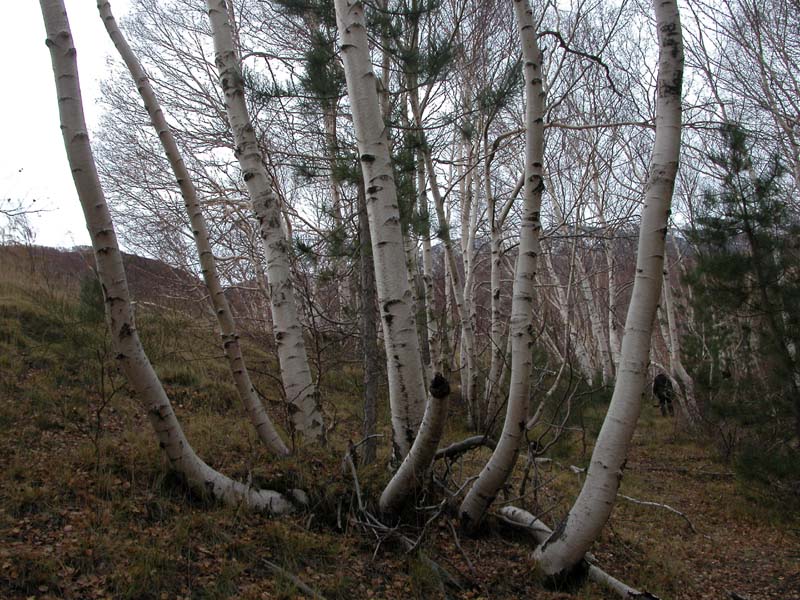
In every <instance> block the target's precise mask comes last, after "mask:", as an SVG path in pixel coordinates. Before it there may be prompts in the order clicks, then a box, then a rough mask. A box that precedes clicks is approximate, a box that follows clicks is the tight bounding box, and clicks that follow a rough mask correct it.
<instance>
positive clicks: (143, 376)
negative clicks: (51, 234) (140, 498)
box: [40, 0, 292, 514]
mask: <svg viewBox="0 0 800 600" xmlns="http://www.w3.org/2000/svg"><path fill="white" fill-rule="evenodd" d="M40 4H41V7H42V16H43V17H44V23H45V29H46V31H47V46H48V47H49V49H50V56H51V59H52V62H53V74H54V77H55V84H56V92H57V95H58V110H59V116H60V118H61V133H62V135H63V137H64V146H65V147H66V151H67V158H68V160H69V165H70V169H71V171H72V178H73V180H74V182H75V189H76V190H77V192H78V198H79V199H80V202H81V206H82V208H83V213H84V216H85V218H86V227H87V229H88V230H89V235H90V236H91V238H92V248H93V250H94V256H95V261H96V263H97V273H98V277H99V279H100V283H101V285H102V287H103V296H104V300H105V309H106V320H107V322H108V327H109V331H110V335H111V343H112V345H113V348H114V352H115V353H116V358H117V360H118V361H119V363H120V365H121V367H122V370H123V372H124V373H125V376H126V378H127V380H128V382H129V384H130V386H131V388H132V389H133V391H134V395H135V396H136V397H137V399H138V400H139V402H140V403H141V404H142V407H143V408H144V409H145V410H146V411H147V416H148V418H149V420H150V424H151V425H152V426H153V429H154V430H155V433H156V437H157V438H158V441H159V445H160V446H161V448H163V450H164V452H165V454H166V455H167V458H168V459H169V462H170V466H171V467H172V468H173V469H175V470H176V471H177V472H179V473H180V474H182V475H183V476H184V477H185V478H186V482H187V484H188V485H189V487H191V488H192V489H193V490H194V491H195V492H197V493H199V494H201V495H211V496H213V497H214V498H217V499H218V500H221V501H222V502H224V503H225V504H229V505H242V504H243V505H245V506H248V507H251V508H255V509H260V510H266V511H269V512H272V513H274V514H280V513H287V512H290V511H291V510H292V504H291V502H289V500H288V499H287V498H285V497H284V496H282V495H281V494H279V493H277V492H273V491H267V490H255V489H252V488H251V487H250V486H249V485H245V484H243V483H240V482H238V481H235V480H233V479H230V478H229V477H226V476H225V475H223V474H222V473H219V472H217V471H215V470H214V469H212V468H211V467H209V466H208V465H207V464H206V463H205V462H203V461H202V460H201V459H200V458H199V457H198V456H197V454H195V452H194V450H193V449H192V447H191V446H190V445H189V442H188V440H187V439H186V437H185V436H184V434H183V430H182V429H181V426H180V423H178V419H177V418H176V416H175V413H174V412H173V410H172V405H171V404H170V401H169V398H168V397H167V394H166V393H165V391H164V388H163V386H162V385H161V382H160V381H159V379H158V377H157V376H156V373H155V370H154V369H153V366H152V365H151V364H150V360H149V359H148V357H147V355H146V354H145V352H144V349H143V348H142V344H141V342H140V341H139V333H138V331H137V330H136V326H135V324H134V321H133V310H132V307H131V302H130V294H129V292H128V282H127V278H126V276H125V269H124V268H123V265H122V254H121V252H120V250H119V245H118V244H117V237H116V234H115V232H114V224H113V222H112V220H111V214H110V213H109V210H108V205H107V204H106V200H105V197H104V195H103V189H102V188H101V186H100V180H99V178H98V176H97V168H96V166H95V162H94V156H93V155H92V149H91V146H90V143H89V135H88V133H87V130H86V122H85V119H84V116H83V104H82V101H81V91H80V82H79V80H78V65H77V60H76V54H75V46H74V45H73V42H72V34H71V32H70V28H69V22H68V20H67V13H66V11H65V9H64V3H63V0H40Z"/></svg>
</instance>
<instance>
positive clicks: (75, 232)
mask: <svg viewBox="0 0 800 600" xmlns="http://www.w3.org/2000/svg"><path fill="white" fill-rule="evenodd" d="M65 3H66V7H67V13H68V15H69V20H70V25H71V27H72V35H73V37H74V39H75V47H76V48H77V51H78V68H79V70H80V78H81V87H82V90H83V103H84V110H85V111H86V119H87V121H88V123H89V128H90V131H91V129H92V128H93V127H94V126H95V125H96V123H97V122H98V117H99V115H100V110H99V108H98V106H97V104H96V99H97V98H98V97H99V95H100V85H99V84H100V80H101V79H102V77H103V73H104V71H105V68H106V59H107V57H108V56H111V55H113V54H114V53H115V52H116V50H115V49H114V46H113V44H112V43H111V41H110V40H109V38H108V35H107V34H106V32H105V29H104V28H103V24H102V22H101V21H100V17H99V16H98V14H97V7H96V4H95V1H94V0H65ZM111 6H112V8H113V10H114V14H115V16H116V17H117V18H120V17H123V16H124V15H125V14H126V13H127V11H128V8H129V0H112V3H111ZM7 11H10V12H11V14H10V15H9V14H8V13H6V15H5V16H4V18H3V19H0V56H2V57H3V58H2V74H3V81H4V85H3V92H2V93H1V94H0V115H2V116H3V126H2V138H0V139H2V141H1V142H0V198H2V199H5V198H12V199H23V200H28V201H31V200H33V199H36V207H37V208H40V209H45V210H46V211H47V212H43V213H40V214H37V215H34V216H33V217H32V218H31V222H32V224H33V226H34V228H35V230H36V240H35V243H37V244H42V245H46V246H66V247H69V246H73V245H76V244H88V243H89V236H88V234H87V233H86V226H85V224H84V222H83V215H82V213H81V209H80V204H79V203H78V198H77V195H76V194H75V187H74V186H73V184H72V177H71V176H70V172H69V166H68V165H67V158H66V155H65V154H64V145H63V142H62V140H61V131H60V129H59V123H58V107H57V105H56V96H55V87H54V84H53V71H52V68H51V66H50V54H49V52H48V50H47V47H46V46H45V45H44V39H45V33H44V24H43V23H42V15H41V12H40V9H39V3H38V2H35V1H34V0H23V1H22V2H13V3H9V6H8V7H7Z"/></svg>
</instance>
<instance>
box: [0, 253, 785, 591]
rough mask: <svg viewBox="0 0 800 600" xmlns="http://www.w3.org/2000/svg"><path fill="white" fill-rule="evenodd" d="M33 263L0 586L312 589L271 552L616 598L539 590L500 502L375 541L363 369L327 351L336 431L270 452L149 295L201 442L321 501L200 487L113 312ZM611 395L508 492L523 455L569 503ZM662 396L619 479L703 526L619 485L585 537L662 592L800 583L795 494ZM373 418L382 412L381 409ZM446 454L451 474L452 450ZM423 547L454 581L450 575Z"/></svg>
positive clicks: (15, 317)
mask: <svg viewBox="0 0 800 600" xmlns="http://www.w3.org/2000/svg"><path fill="white" fill-rule="evenodd" d="M29 279H30V278H29V277H27V276H20V274H19V270H18V269H9V268H5V269H4V268H2V264H0V598H4V599H5V598H8V599H14V598H42V599H44V598H132V599H133V598H186V599H188V598H192V599H195V598H197V599H200V598H209V599H210V598H232V597H235V598H253V599H256V598H269V599H272V598H295V597H298V598H299V597H302V594H301V593H300V592H299V591H298V589H297V587H296V586H295V584H294V583H293V582H292V581H291V578H290V577H288V576H284V575H276V574H275V570H274V569H273V568H272V566H271V565H278V566H279V567H280V568H281V569H283V570H284V571H285V572H286V573H290V574H292V575H293V576H294V577H297V578H298V579H300V580H302V581H303V582H305V583H306V584H307V585H309V586H311V587H312V588H314V589H316V590H317V591H318V592H319V594H321V595H322V596H323V597H325V598H329V599H333V598H342V599H345V598H347V599H350V598H354V599H361V598H387V599H388V598H397V599H401V598H402V599H405V598H438V597H442V596H443V593H442V590H444V592H446V594H447V595H448V597H452V598H485V599H489V598H498V599H501V598H502V599H506V598H508V599H510V598H541V599H544V600H548V599H558V598H561V599H567V598H584V599H586V598H614V597H615V596H614V595H612V594H611V593H610V592H608V591H606V590H604V589H602V588H600V587H597V586H596V585H595V584H593V583H586V584H585V585H583V586H581V587H579V588H578V589H575V590H572V591H571V592H567V591H553V590H549V589H547V588H546V586H545V582H544V581H543V579H542V577H541V576H540V575H539V574H538V573H537V570H536V565H535V564H534V562H533V561H532V560H531V558H530V555H531V551H532V549H533V544H532V542H531V541H530V540H529V539H526V537H525V535H524V534H520V533H517V532H514V531H511V530H509V529H508V528H506V527H505V526H503V525H502V524H500V523H498V522H497V521H496V520H493V519H490V520H489V521H488V522H487V524H486V526H485V527H484V528H483V530H481V531H480V532H479V534H478V535H477V536H475V537H467V536H465V535H462V534H461V533H460V532H459V530H458V528H457V522H456V520H455V518H454V516H453V515H451V514H448V513H447V512H446V511H445V512H442V514H440V515H439V516H438V517H437V518H435V519H431V521H430V524H429V525H428V526H427V527H423V525H424V524H425V522H426V521H428V519H429V518H430V517H431V516H432V514H433V513H432V512H425V511H422V512H420V513H418V514H416V513H412V514H411V516H410V517H409V515H408V514H406V523H409V522H414V523H413V524H409V525H404V526H403V527H401V528H400V529H399V531H401V532H402V533H403V534H404V535H406V536H408V537H410V538H412V539H413V540H415V541H416V540H417V539H418V538H419V539H420V543H419V544H418V547H417V548H416V549H415V550H414V551H413V552H406V551H405V550H404V549H403V548H402V547H401V546H400V545H399V544H397V543H396V541H393V540H392V539H391V538H390V539H386V540H384V541H383V542H382V543H378V539H377V538H376V535H375V534H374V533H372V532H370V531H364V530H363V529H361V528H359V527H358V526H357V524H356V523H355V522H354V520H353V519H352V518H349V515H351V514H352V512H351V509H352V507H353V505H354V503H355V499H354V494H353V481H352V478H351V475H350V474H349V473H348V472H346V471H343V470H342V467H341V463H342V457H343V454H344V448H346V447H347V442H348V440H352V441H357V440H358V439H360V435H359V431H360V423H361V421H360V409H359V406H358V398H359V394H360V388H359V385H360V384H359V381H360V374H359V372H358V370H357V368H356V367H354V366H340V367H339V368H329V369H326V370H325V377H324V380H323V382H322V383H323V386H322V389H323V392H324V393H325V397H326V411H327V412H328V413H329V415H330V416H332V415H334V413H335V415H336V417H335V427H334V429H333V431H332V432H331V436H330V437H331V443H330V444H329V447H328V448H325V449H318V450H313V451H311V450H301V451H300V452H299V453H298V455H297V456H295V457H292V458H288V459H281V460H279V461H276V460H274V459H272V458H271V457H270V456H269V455H267V454H266V453H265V452H264V451H263V450H262V449H261V448H260V447H259V445H258V444H257V440H256V438H255V437H254V435H253V434H252V433H251V431H250V428H249V426H248V424H247V423H246V420H245V419H244V418H243V417H242V415H241V409H240V408H239V407H238V404H237V403H236V402H237V401H236V398H235V392H234V390H233V388H232V386H230V385H229V384H225V383H222V382H224V379H225V368H224V366H221V365H220V364H219V360H218V356H217V352H216V350H215V349H214V347H213V334H212V333H211V329H210V328H209V327H208V326H207V325H198V324H197V323H196V322H194V321H193V320H190V319H189V318H188V317H186V316H185V315H184V316H182V315H180V314H177V313H176V314H171V315H169V316H164V315H163V314H158V313H155V312H147V311H144V310H143V311H142V313H141V314H140V315H137V319H138V324H139V327H140V329H141V330H142V335H143V338H144V339H145V341H146V343H147V344H148V350H149V352H150V354H151V356H152V357H153V358H154V362H155V364H156V366H157V368H158V370H159V372H160V374H161V376H162V379H163V380H164V381H165V383H166V385H167V388H168V391H169V393H170V395H171V397H172V398H173V401H174V403H175V405H176V411H177V412H178V414H179V416H180V417H181V419H182V421H183V423H184V425H185V427H186V430H187V434H188V437H189V439H190V440H191V441H192V442H193V443H194V444H195V446H196V449H197V450H198V452H199V453H200V455H201V456H203V457H204V458H206V459H207V460H208V461H209V462H210V463H211V464H212V465H213V466H214V467H215V468H218V469H220V470H222V471H224V472H225V473H227V474H229V475H232V476H237V477H240V478H242V479H245V478H248V477H250V478H252V481H253V484H254V485H261V486H263V487H267V488H271V489H276V490H286V489H288V488H293V487H300V488H303V489H306V490H307V491H308V492H309V494H310V496H311V502H310V508H309V510H308V511H306V512H302V513H299V514H296V515H293V516H291V517H281V518H277V519H271V518H269V517H267V516H265V515H260V514H252V513H248V512H247V511H244V510H235V509H231V508H225V507H221V506H218V505H216V504H213V503H211V502H208V501H206V500H204V499H202V498H198V497H196V496H194V495H192V494H190V493H188V492H187V491H186V489H185V487H184V486H183V485H182V484H181V482H180V481H179V480H178V479H177V478H176V477H175V476H174V475H173V474H171V473H170V472H169V470H168V469H167V468H166V466H165V462H164V459H163V458H162V457H161V455H160V453H159V449H158V447H157V444H156V443H155V441H154V437H153V436H152V434H151V432H150V430H149V425H148V423H147V421H146V419H145V418H144V416H143V415H142V414H141V411H140V410H139V409H138V405H136V403H135V402H134V401H132V400H131V399H130V398H129V397H128V396H127V394H126V391H125V388H124V386H123V385H122V382H121V379H120V377H119V375H118V374H116V373H115V371H114V369H113V361H111V359H110V356H109V350H108V344H107V340H106V338H105V335H104V333H103V325H102V319H101V318H100V319H99V320H98V318H97V315H96V314H92V313H91V310H89V309H88V308H87V307H86V306H83V305H81V304H79V303H78V301H77V297H78V292H77V288H76V289H72V290H65V289H61V288H59V289H52V287H50V288H48V287H47V286H45V287H41V286H36V287H32V286H31V284H30V282H29ZM89 308H90V307H89ZM148 340H149V341H148ZM200 341H202V342H203V343H202V344H201V343H199V342H200ZM256 341H257V340H250V341H249V342H248V344H249V345H248V356H249V357H250V362H251V365H252V367H253V370H254V372H256V373H257V374H261V375H263V376H262V377H260V378H259V379H258V381H257V386H258V387H259V389H260V390H261V391H262V392H263V394H264V396H265V397H266V398H267V399H268V400H270V399H272V400H276V398H275V394H274V393H271V392H270V389H271V388H270V386H273V387H274V384H271V383H270V379H269V376H268V375H266V373H268V372H269V370H270V365H272V367H273V368H274V359H273V358H272V357H271V355H269V353H266V352H262V353H261V354H259V352H258V348H257V344H256V343H255V342H256ZM206 344H208V345H206ZM198 348H205V350H198ZM101 372H102V373H103V377H100V373H101ZM603 398H607V395H604V396H602V398H594V399H592V398H590V399H589V400H588V401H586V402H583V403H582V404H580V405H579V406H576V407H575V408H574V411H575V413H576V415H577V416H579V417H580V419H579V421H580V423H581V424H583V425H584V426H585V430H586V432H588V433H587V434H586V435H581V434H579V433H576V429H575V428H573V429H570V430H569V432H568V435H565V436H564V437H563V438H562V440H560V441H559V442H558V443H557V444H555V445H554V446H553V447H552V448H551V451H552V452H551V454H550V456H551V457H552V460H551V461H550V462H542V463H539V464H538V468H537V470H536V471H535V472H534V473H532V474H531V477H530V478H529V479H528V483H527V487H526V492H525V493H524V494H522V496H524V497H522V498H520V499H515V497H516V496H518V495H519V494H518V493H517V492H518V490H519V486H520V482H521V480H522V465H521V466H520V468H519V469H518V471H517V473H516V474H515V479H514V481H513V484H512V486H511V487H510V488H509V490H507V497H508V498H509V500H511V501H512V502H511V503H513V504H517V505H520V506H523V507H525V508H528V509H532V510H536V511H537V513H538V514H540V515H542V517H543V519H544V520H545V521H547V522H550V523H551V524H553V523H556V522H558V520H559V519H560V518H562V517H563V515H564V514H565V513H566V511H567V510H568V508H569V505H570V503H571V501H572V500H573V499H574V497H575V494H576V493H577V491H578V490H579V487H580V484H581V481H582V476H583V475H582V473H581V472H580V468H584V467H586V465H587V463H588V456H589V454H590V452H591V443H592V439H593V437H592V436H593V432H595V431H597V428H598V427H599V423H600V422H601V420H602V414H603V411H604V409H605V403H604V400H603ZM270 406H272V407H273V410H275V407H276V406H278V403H275V402H273V403H271V404H270ZM334 407H336V409H335V410H334ZM451 412H452V415H451V419H450V425H449V428H448V432H447V439H448V440H450V441H452V440H457V439H460V438H463V437H464V436H465V435H466V432H465V431H464V429H463V427H461V426H459V425H458V423H460V422H461V421H462V416H461V409H460V407H459V406H458V405H455V406H453V407H452V410H451ZM657 413H658V409H657V408H654V407H653V406H652V404H651V403H650V402H649V401H646V402H645V405H644V407H643V413H642V418H641V419H640V423H639V426H638V428H637V432H636V434H635V437H634V440H633V448H632V451H631V454H630V456H629V460H628V463H627V468H626V471H625V476H624V479H623V481H622V487H621V490H620V493H621V494H624V495H626V496H629V497H631V498H634V499H636V500H639V501H647V502H656V503H660V504H666V505H668V506H670V507H672V508H674V509H675V510H678V511H680V512H682V513H683V514H684V515H685V516H686V518H687V519H688V520H689V521H690V522H691V525H690V524H689V522H687V520H686V519H684V518H683V517H681V516H680V515H678V514H676V513H674V512H671V511H670V510H668V509H666V508H663V507H659V506H652V505H642V504H638V503H635V502H633V501H631V500H626V499H624V498H622V497H620V498H619V499H618V501H617V504H616V506H615V508H614V511H613V514H612V516H611V519H610V521H609V523H608V525H607V527H606V528H605V530H604V533H603V535H602V537H601V539H600V540H599V541H598V542H597V543H596V544H595V546H594V548H593V552H594V554H595V556H596V557H597V559H598V561H599V563H600V565H601V566H602V567H603V568H604V569H605V570H606V571H608V572H609V573H610V574H612V575H613V576H615V577H616V578H618V579H620V580H622V581H625V582H626V583H628V584H629V585H632V586H634V587H637V588H639V589H646V590H648V591H650V592H652V593H654V594H656V595H658V596H659V597H661V598H665V599H666V598H675V599H686V600H689V599H701V598H708V599H711V598H732V597H735V596H731V593H735V594H738V597H741V598H747V599H750V600H756V599H767V598H771V599H773V598H774V599H781V600H792V599H795V600H800V513H799V512H798V510H797V507H798V502H797V501H796V499H795V501H794V502H793V503H792V501H791V500H789V499H786V498H784V497H781V496H779V495H778V494H777V493H776V492H774V490H772V489H771V488H766V487H763V486H762V485H761V484H754V483H751V482H747V481H745V480H742V479H741V478H739V477H738V476H736V475H735V474H734V472H733V471H732V469H731V466H730V465H728V464H725V463H724V462H721V461H720V460H719V459H718V458H717V456H718V452H717V450H716V445H715V443H714V442H715V440H714V439H713V437H711V436H709V437H706V438H705V439H701V440H698V439H696V438H691V437H689V436H687V435H686V434H684V433H683V432H682V430H681V428H680V424H679V423H678V422H677V421H676V420H675V419H669V418H662V417H661V416H660V415H659V414H657ZM381 416H382V422H384V423H385V422H387V421H388V419H387V418H386V416H387V415H386V408H385V406H384V407H383V408H382V415H381ZM577 416H576V419H577ZM384 432H386V431H385V430H384ZM387 446H388V442H386V438H384V440H381V443H380V449H379V458H378V461H377V463H376V464H374V465H372V466H370V467H360V468H359V479H360V484H361V487H362V491H363V493H364V496H365V498H367V501H368V503H369V504H371V505H374V503H375V500H376V498H377V496H378V494H379V492H380V489H381V486H382V485H383V484H384V483H385V482H386V481H387V479H388V477H389V473H388V470H387V469H386V466H385V465H386V463H387ZM487 457H488V451H486V450H478V451H474V452H472V453H470V454H469V455H467V456H466V457H465V458H464V459H463V460H461V461H460V462H459V463H457V464H453V465H451V466H450V477H451V480H453V481H456V482H460V481H465V479H466V478H467V477H468V476H469V475H471V474H474V473H476V472H477V470H479V469H480V467H481V466H482V464H483V462H484V461H485V460H486V458H487ZM522 462H523V461H522V460H521V461H520V463H522ZM573 466H575V467H578V468H577V469H571V467H573ZM437 469H438V471H437V472H438V473H439V474H440V475H442V473H443V471H444V469H445V467H444V465H438V466H437ZM576 471H577V472H576ZM438 501H439V499H430V498H421V499H420V503H421V504H426V503H427V504H436V503H437V502H438ZM693 529H694V530H695V531H693ZM431 561H433V562H434V563H435V564H436V565H438V566H439V567H440V568H441V569H442V570H444V571H446V572H448V573H449V574H450V575H451V576H452V577H453V579H454V580H456V581H457V582H458V584H459V586H460V589H459V588H458V587H455V586H453V585H447V586H446V587H445V586H444V584H443V582H442V578H441V576H440V575H439V574H437V572H436V570H435V569H434V568H432V567H431Z"/></svg>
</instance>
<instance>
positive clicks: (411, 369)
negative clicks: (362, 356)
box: [335, 0, 426, 458]
mask: <svg viewBox="0 0 800 600" xmlns="http://www.w3.org/2000/svg"><path fill="white" fill-rule="evenodd" d="M335 8H336V22H337V25H338V28H339V37H340V45H341V49H342V61H343V63H344V70H345V78H346V80H347V92H348V96H349V98H350V105H351V109H352V113H353V126H354V128H355V134H356V140H357V143H358V152H359V157H360V160H361V168H362V170H363V172H364V182H365V185H366V186H367V212H368V214H369V224H370V234H371V236H372V253H373V260H374V262H375V283H376V287H377V290H378V302H379V303H380V310H381V323H382V326H383V333H384V343H385V345H386V361H387V372H388V377H389V404H390V407H391V413H392V431H393V435H394V449H395V454H396V456H397V457H399V458H402V457H404V456H405V455H406V454H408V452H409V450H410V449H411V444H412V442H413V441H414V437H415V436H416V432H417V428H418V427H419V424H420V422H421V421H422V416H423V410H424V407H425V401H426V391H425V382H424V380H423V377H422V371H421V369H420V368H419V365H420V348H419V336H418V335H417V325H416V318H415V315H414V312H413V310H412V306H411V300H412V293H411V288H410V286H409V284H408V275H407V270H406V268H405V252H404V249H403V233H402V230H401V226H400V211H399V208H398V205H397V191H396V188H395V183H394V176H393V173H392V164H391V158H390V156H389V135H388V132H387V130H386V127H385V125H384V122H383V118H382V116H381V111H380V106H379V103H378V92H377V89H376V85H375V84H376V80H375V74H374V72H373V71H372V63H371V61H370V56H369V42H368V40H367V31H366V27H365V18H364V6H363V4H362V3H361V2H358V1H353V0H336V1H335Z"/></svg>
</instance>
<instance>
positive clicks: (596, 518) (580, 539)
mask: <svg viewBox="0 0 800 600" xmlns="http://www.w3.org/2000/svg"><path fill="white" fill-rule="evenodd" d="M653 4H654V8H655V14H656V28H657V30H658V41H659V50H660V52H659V61H658V98H657V105H656V138H655V143H654V147H653V155H652V158H651V162H650V174H649V176H648V180H647V185H646V187H645V198H644V207H643V209H642V222H641V226H640V233H639V248H638V252H637V256H636V275H635V279H634V284H633V294H632V298H631V303H630V306H629V308H628V316H627V320H626V323H625V335H624V337H623V340H622V357H621V361H620V366H619V371H618V373H617V381H616V385H615V387H614V394H613V397H612V399H611V405H610V406H609V408H608V414H607V415H606V418H605V420H604V421H603V427H602V429H601V430H600V434H599V435H598V438H597V443H596V444H595V449H594V452H593V453H592V460H591V463H590V465H589V469H588V471H587V474H586V481H585V483H584V485H583V488H582V489H581V493H580V495H579V496H578V499H577V500H576V501H575V504H574V505H573V507H572V509H571V510H570V512H569V515H568V516H567V518H566V520H565V521H563V522H562V523H561V524H560V525H559V526H558V527H557V528H556V530H555V531H554V532H553V534H552V535H551V536H550V537H549V538H548V539H547V540H546V541H545V542H544V543H543V544H542V545H541V546H539V548H537V550H536V553H535V557H536V559H537V560H538V561H539V563H540V565H541V568H542V570H543V571H544V572H545V573H547V574H549V575H555V574H559V573H562V572H565V571H568V570H569V569H571V568H573V567H574V566H575V565H576V564H577V563H578V562H579V561H580V560H581V559H582V558H583V555H584V554H585V553H586V551H587V550H588V549H589V546H590V545H591V544H592V542H594V540H595V539H597V536H598V535H599V534H600V531H601V530H602V529H603V526H604V525H605V523H606V521H607V520H608V516H609V515H610V514H611V509H612V507H613V505H614V500H615V498H616V495H617V490H618V488H619V483H620V480H621V478H622V470H623V468H624V464H625V459H626V456H627V452H628V446H629V444H630V440H631V437H632V436H633V431H634V429H635V427H636V421H637V419H638V418H639V412H640V410H641V402H642V392H643V390H644V384H645V380H646V374H647V364H648V361H649V355H650V338H651V334H652V329H653V319H654V317H655V313H656V308H657V306H658V301H659V296H660V295H661V282H662V280H663V278H662V270H663V268H664V243H665V236H666V232H667V220H668V218H669V211H670V203H671V200H672V192H673V189H674V186H675V175H676V173H677V170H678V156H679V152H680V132H681V88H682V80H683V42H682V37H681V25H680V17H679V14H678V6H677V2H676V0H654V3H653Z"/></svg>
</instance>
